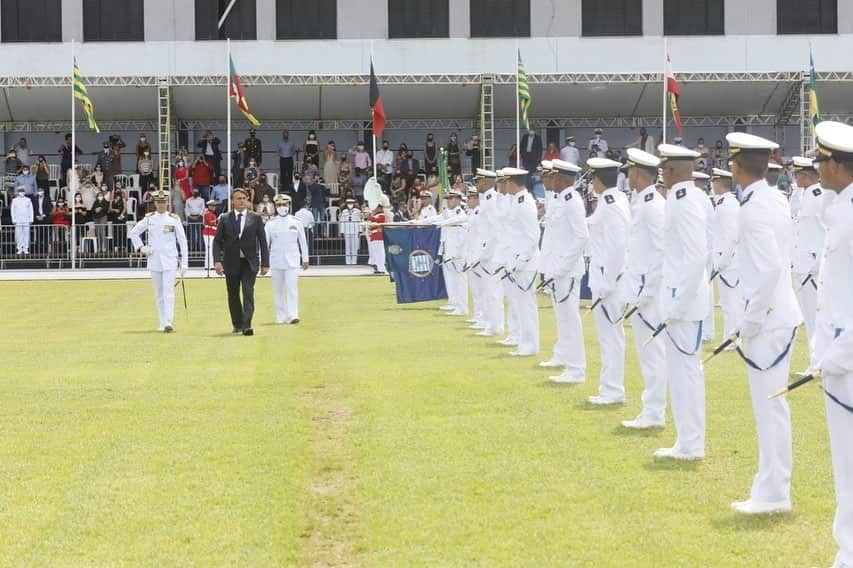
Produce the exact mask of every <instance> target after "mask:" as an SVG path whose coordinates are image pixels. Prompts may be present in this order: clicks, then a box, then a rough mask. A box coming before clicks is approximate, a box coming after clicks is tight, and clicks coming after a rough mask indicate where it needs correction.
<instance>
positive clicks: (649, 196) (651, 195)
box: [643, 193, 655, 201]
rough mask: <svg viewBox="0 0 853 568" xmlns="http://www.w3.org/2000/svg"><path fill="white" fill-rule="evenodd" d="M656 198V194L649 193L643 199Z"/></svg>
mask: <svg viewBox="0 0 853 568" xmlns="http://www.w3.org/2000/svg"><path fill="white" fill-rule="evenodd" d="M654 198H655V194H654V193H649V194H648V195H646V197H645V198H644V199H643V201H651V200H652V199H654Z"/></svg>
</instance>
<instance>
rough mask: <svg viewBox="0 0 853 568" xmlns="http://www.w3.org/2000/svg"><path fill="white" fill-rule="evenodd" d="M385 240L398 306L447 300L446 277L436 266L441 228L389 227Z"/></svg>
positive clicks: (383, 234) (385, 229)
mask: <svg viewBox="0 0 853 568" xmlns="http://www.w3.org/2000/svg"><path fill="white" fill-rule="evenodd" d="M382 237H383V239H384V240H385V258H386V259H387V262H388V270H389V271H390V272H391V275H392V277H393V278H394V283H395V285H396V287H397V303H398V304H408V303H412V302H429V301H431V300H440V299H442V298H447V289H446V288H445V287H444V275H443V274H442V270H441V266H440V265H438V264H436V258H437V257H438V247H439V245H440V242H441V229H440V228H439V227H425V226H417V225H414V226H411V227H390V226H386V227H383V229H382Z"/></svg>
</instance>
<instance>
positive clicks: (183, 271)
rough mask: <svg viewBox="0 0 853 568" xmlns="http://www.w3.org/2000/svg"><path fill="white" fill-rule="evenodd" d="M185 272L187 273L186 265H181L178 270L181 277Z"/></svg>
mask: <svg viewBox="0 0 853 568" xmlns="http://www.w3.org/2000/svg"><path fill="white" fill-rule="evenodd" d="M186 273H187V267H186V266H182V267H181V270H180V275H181V278H183V277H184V274H186Z"/></svg>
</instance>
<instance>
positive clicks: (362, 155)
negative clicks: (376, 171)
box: [349, 140, 373, 175]
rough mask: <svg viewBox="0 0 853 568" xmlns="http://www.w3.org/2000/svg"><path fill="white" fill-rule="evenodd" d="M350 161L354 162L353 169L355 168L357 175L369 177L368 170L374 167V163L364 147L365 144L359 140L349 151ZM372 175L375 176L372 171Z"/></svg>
mask: <svg viewBox="0 0 853 568" xmlns="http://www.w3.org/2000/svg"><path fill="white" fill-rule="evenodd" d="M349 155H350V159H351V160H352V164H353V167H354V168H355V170H354V174H355V175H367V174H368V170H370V167H371V166H372V162H371V161H370V154H368V153H367V150H366V148H365V147H364V142H362V141H361V140H359V141H358V142H356V144H355V145H353V146H352V147H351V148H350V149H349ZM369 173H370V175H372V174H373V172H372V171H370V172H369Z"/></svg>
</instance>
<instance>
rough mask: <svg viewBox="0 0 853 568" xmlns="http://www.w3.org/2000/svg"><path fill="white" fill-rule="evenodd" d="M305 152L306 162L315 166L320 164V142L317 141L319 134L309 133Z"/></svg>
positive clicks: (304, 148) (304, 147)
mask: <svg viewBox="0 0 853 568" xmlns="http://www.w3.org/2000/svg"><path fill="white" fill-rule="evenodd" d="M303 150H304V151H305V159H304V160H303V161H304V162H306V163H308V162H311V163H312V164H314V165H315V166H316V165H318V164H319V163H320V159H319V158H320V141H319V140H317V133H316V132H314V131H313V130H309V131H308V137H307V138H306V139H305V144H304V146H303Z"/></svg>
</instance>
